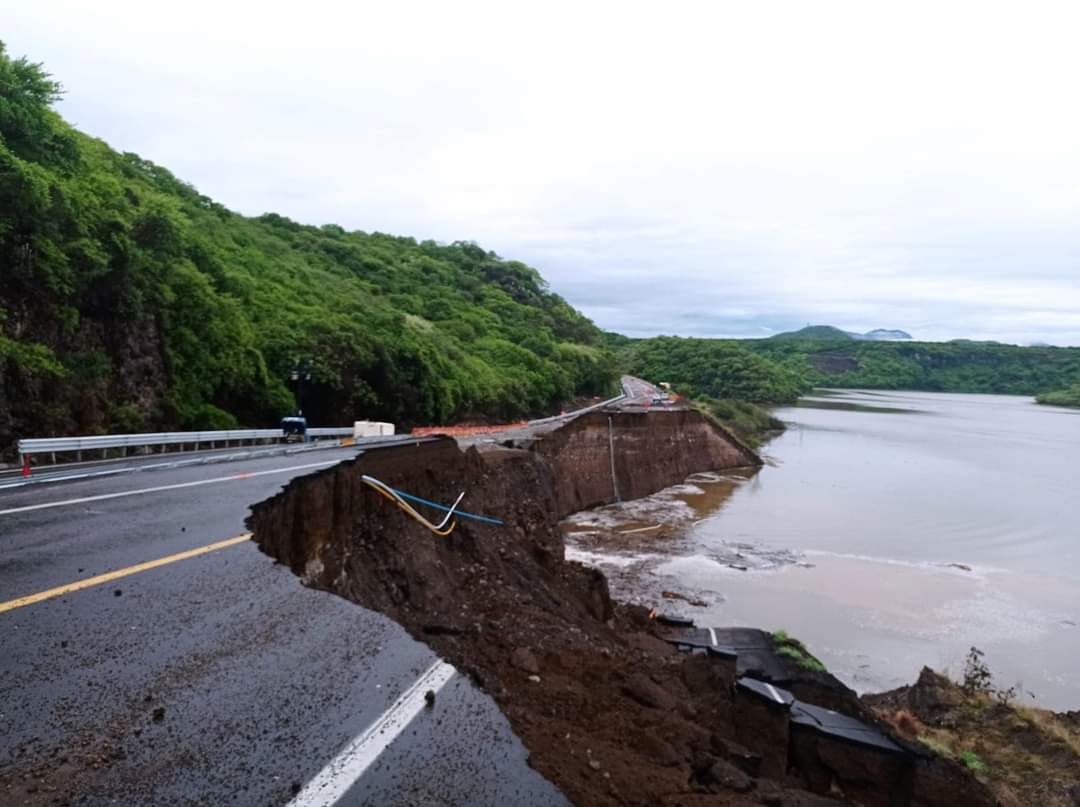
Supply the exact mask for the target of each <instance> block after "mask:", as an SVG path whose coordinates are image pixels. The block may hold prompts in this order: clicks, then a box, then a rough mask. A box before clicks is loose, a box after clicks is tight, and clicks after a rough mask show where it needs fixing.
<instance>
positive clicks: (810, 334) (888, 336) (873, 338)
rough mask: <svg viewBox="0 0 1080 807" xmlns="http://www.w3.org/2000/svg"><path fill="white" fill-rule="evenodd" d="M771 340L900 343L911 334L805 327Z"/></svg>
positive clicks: (877, 329)
mask: <svg viewBox="0 0 1080 807" xmlns="http://www.w3.org/2000/svg"><path fill="white" fill-rule="evenodd" d="M770 338H771V339H858V340H860V341H867V342H902V341H907V340H910V339H911V334H910V333H908V332H907V331H901V330H896V329H888V328H875V329H874V330H872V331H867V332H866V333H854V332H853V331H844V330H841V329H840V328H836V327H834V326H832V325H807V326H806V327H805V328H800V329H799V330H797V331H786V332H785V333H778V334H776V335H775V336H772V337H770Z"/></svg>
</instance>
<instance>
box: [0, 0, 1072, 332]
mask: <svg viewBox="0 0 1080 807" xmlns="http://www.w3.org/2000/svg"><path fill="white" fill-rule="evenodd" d="M8 8H9V13H10V19H9V20H8V21H7V24H6V26H5V28H6V30H5V33H4V36H5V38H6V41H7V43H8V46H9V49H10V50H11V51H12V52H13V53H15V54H22V53H26V54H27V55H29V56H30V57H31V58H33V59H35V60H41V61H44V62H45V63H46V64H47V66H48V67H49V68H50V69H51V70H52V71H53V72H54V73H55V74H56V75H57V77H59V78H60V79H61V80H62V81H63V82H64V83H65V85H66V86H67V88H68V91H69V95H68V97H67V99H66V100H65V101H64V102H63V103H62V104H61V111H62V112H63V113H64V114H65V115H66V116H67V117H68V118H69V119H71V120H73V121H74V122H76V123H77V124H78V125H79V126H80V127H82V128H83V129H85V130H86V131H88V132H90V133H92V134H96V135H98V136H101V137H103V138H104V139H106V140H107V141H109V142H110V143H111V144H112V145H114V146H116V147H118V148H121V149H125V150H131V151H136V152H139V153H140V154H142V155H144V156H146V157H149V158H150V159H153V160H155V161H157V162H160V163H162V164H163V165H166V166H167V167H169V168H170V169H172V170H173V171H174V172H175V173H177V174H178V175H179V176H181V177H183V178H184V179H187V180H189V181H191V182H192V183H193V184H195V185H196V186H197V187H199V188H200V190H202V191H203V192H204V193H207V194H208V195H211V196H213V197H214V198H216V199H218V200H219V201H221V202H223V203H224V204H227V205H229V206H231V207H234V208H236V209H239V210H241V211H242V212H245V213H251V214H257V213H260V212H263V211H265V210H275V211H278V212H281V213H284V214H286V215H289V216H291V217H293V218H296V219H299V220H303V221H310V222H315V223H322V222H326V221H333V222H336V223H339V224H341V225H343V226H346V227H350V228H359V229H365V230H383V231H389V232H398V233H403V234H410V235H415V236H417V237H420V238H424V237H433V238H438V239H442V240H453V239H457V238H472V239H475V240H477V241H479V242H480V243H482V244H483V245H484V246H486V247H489V248H493V249H495V250H496V251H498V252H500V253H501V254H504V255H508V256H512V257H516V258H521V259H523V260H526V261H528V262H530V263H533V264H534V265H536V266H537V267H538V268H539V269H540V270H541V271H542V272H543V273H544V275H545V276H546V277H547V278H548V279H549V280H550V281H551V284H552V286H553V287H554V288H555V289H556V290H557V291H560V292H561V293H563V294H564V296H566V297H567V298H568V299H569V300H570V301H571V302H573V303H576V304H578V305H580V306H581V307H582V308H583V309H584V310H585V311H586V312H588V313H590V314H591V315H592V316H594V317H595V318H596V319H597V321H598V322H599V323H600V324H601V325H602V326H604V327H607V328H611V329H615V330H621V331H624V332H627V333H634V334H647V333H653V332H681V333H696V334H706V335H708V334H715V335H728V334H741V335H761V334H763V333H767V332H769V330H770V329H783V328H787V327H791V326H799V325H802V324H805V323H806V322H828V323H832V324H837V325H840V326H842V327H849V328H869V327H878V326H885V327H902V328H905V329H907V330H911V331H913V332H915V333H916V334H917V335H918V336H922V337H927V338H951V337H955V336H970V337H975V338H1000V339H1002V340H1006V341H1017V342H1023V341H1028V340H1042V341H1049V342H1056V343H1071V344H1080V293H1078V283H1077V280H1076V278H1077V277H1078V269H1080V266H1078V263H1080V231H1078V228H1077V227H1076V222H1077V220H1078V219H1080V148H1078V146H1080V106H1077V105H1076V104H1075V103H1073V96H1074V94H1075V92H1074V86H1073V84H1074V79H1075V76H1076V75H1080V52H1078V51H1077V50H1076V49H1075V47H1074V46H1073V41H1072V40H1073V38H1074V36H1073V34H1074V32H1075V31H1076V30H1077V23H1078V22H1080V13H1078V12H1077V11H1076V10H1075V9H1074V6H1073V5H1072V4H1068V3H1062V4H1049V3H1047V4H1043V3H1026V4H1023V5H1022V6H1021V5H1018V4H1001V5H996V4H994V3H985V2H984V3H970V4H969V3H949V4H940V3H934V4H930V3H925V4H921V3H905V4H894V5H892V6H884V5H882V4H869V3H863V2H850V3H839V2H822V3H802V2H790V3H786V2H785V3H779V2H769V3H682V4H676V5H670V4H669V6H661V5H658V4H634V3H625V2H623V3H592V4H581V3H576V4H570V3H548V4H543V5H533V6H521V5H519V4H507V3H490V4H486V5H478V4H477V5H474V4H463V3H453V4H449V3H441V4H435V3H431V4H408V3H397V4H356V3H349V4H344V3H342V4H328V3H317V2H316V3H307V4H302V5H297V4H295V3H289V4H285V3H282V4H266V3H259V4H255V3H229V2H225V0H220V1H219V2H215V3H209V2H193V3H187V4H185V5H184V6H183V7H177V8H176V9H174V10H172V11H164V10H159V9H158V8H157V7H155V6H154V5H153V4H145V3H134V2H99V3H95V4H85V3H82V2H58V1H56V0H33V2H31V1H30V0H13V2H12V0H9V3H8Z"/></svg>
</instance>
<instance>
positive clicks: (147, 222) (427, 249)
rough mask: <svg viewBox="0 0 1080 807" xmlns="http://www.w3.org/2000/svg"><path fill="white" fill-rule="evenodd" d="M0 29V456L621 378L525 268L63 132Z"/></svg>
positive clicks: (450, 416)
mask: <svg viewBox="0 0 1080 807" xmlns="http://www.w3.org/2000/svg"><path fill="white" fill-rule="evenodd" d="M58 95H59V86H58V85H57V84H56V83H55V82H53V81H52V80H51V79H50V77H49V76H48V75H47V74H46V73H45V72H44V71H43V69H42V68H41V67H40V66H38V65H34V64H32V63H29V62H27V61H26V60H25V59H12V58H11V57H9V56H8V55H7V53H6V51H5V50H4V49H3V46H2V44H0V271H2V275H3V276H2V278H0V280H2V282H0V452H3V451H4V450H5V449H10V446H11V444H12V441H13V440H14V439H16V438H17V437H19V436H46V435H51V434H75V433H95V432H103V431H130V430H141V429H163V428H212V427H227V426H232V425H234V424H242V425H249V426H256V425H266V424H273V423H274V422H276V420H277V418H279V417H280V416H282V415H284V414H288V413H290V412H291V411H292V410H294V409H295V408H296V401H295V400H294V394H293V391H292V390H293V388H292V386H291V383H290V381H289V375H290V371H291V369H292V368H293V366H294V365H295V364H296V363H297V362H298V361H300V362H304V361H307V362H310V365H311V374H312V379H311V382H310V383H309V384H308V385H307V387H306V388H305V391H304V400H303V408H304V410H305V414H307V415H308V416H309V419H310V421H312V422H313V423H316V424H331V423H332V424H340V423H347V422H351V421H352V420H353V419H355V418H361V417H363V418H376V419H386V420H391V421H394V422H397V423H399V424H406V425H407V424H411V423H416V422H425V423H438V422H446V421H450V420H454V419H459V418H470V417H488V418H513V417H518V416H523V415H527V414H530V413H539V412H544V411H548V410H551V409H552V408H554V407H556V406H557V405H558V404H559V403H560V402H562V401H566V400H568V399H571V398H573V397H575V396H578V395H584V394H600V393H605V392H608V391H609V390H611V389H612V388H613V387H614V386H615V385H616V377H617V373H616V369H615V365H614V360H613V357H612V355H611V353H610V351H609V350H608V348H607V347H606V344H605V341H604V338H603V335H602V334H601V332H600V331H599V330H598V329H597V328H596V327H595V326H594V325H593V324H592V323H591V322H590V321H589V320H588V319H586V318H585V317H584V316H582V315H581V314H579V313H578V312H577V311H575V310H574V309H573V308H572V307H570V306H569V305H568V304H567V303H566V302H565V301H564V300H563V299H561V298H560V297H559V296H558V295H556V294H553V293H551V292H550V291H549V290H548V289H547V286H546V284H545V282H544V280H543V279H542V278H541V277H540V275H539V274H538V273H537V272H536V270H534V269H532V268H530V267H528V266H526V265H524V264H522V263H518V262H515V261H507V260H503V259H501V258H499V257H498V256H496V255H495V254H493V253H491V252H487V251H485V250H483V249H481V248H480V247H478V246H476V245H475V244H472V243H468V242H458V243H454V244H451V245H440V244H436V243H435V242H433V241H422V242H417V241H416V240H414V239H412V238H401V237H394V236H389V235H383V234H379V233H364V232H347V231H345V230H344V229H342V228H341V227H338V226H336V225H333V224H328V225H324V226H322V227H312V226H305V225H301V224H297V223H296V222H293V221H290V220H289V219H287V218H284V217H282V216H279V215H275V214H267V215H264V216H261V217H258V218H247V217H244V216H241V215H238V214H236V213H233V212H231V211H229V210H228V209H226V208H225V207H223V206H222V205H220V204H217V203H216V202H214V201H213V200H211V199H208V198H207V197H206V196H203V195H202V194H200V193H199V192H198V191H196V190H195V189H194V188H193V187H191V186H190V185H187V184H185V183H184V182H182V181H180V180H178V179H177V178H176V177H174V176H173V175H172V174H170V173H169V172H168V171H167V170H165V169H164V168H162V167H160V166H157V165H154V164H153V163H151V162H149V161H147V160H144V159H141V158H140V157H138V156H136V155H134V154H120V153H117V152H116V151H114V150H112V149H111V148H109V146H107V145H106V144H105V143H103V142H101V141H100V140H95V139H94V138H92V137H89V136H87V135H85V134H83V133H81V132H78V131H76V130H74V129H73V128H72V127H71V126H69V125H68V124H67V123H65V122H64V121H63V120H62V119H61V118H60V116H59V115H58V114H56V112H55V111H54V110H53V109H52V108H51V104H52V103H53V102H54V101H55V100H56V99H57V97H58Z"/></svg>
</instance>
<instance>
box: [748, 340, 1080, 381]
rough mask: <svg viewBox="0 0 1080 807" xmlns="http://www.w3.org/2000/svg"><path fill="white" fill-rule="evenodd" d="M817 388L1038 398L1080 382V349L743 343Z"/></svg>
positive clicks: (958, 344) (947, 344) (962, 344)
mask: <svg viewBox="0 0 1080 807" xmlns="http://www.w3.org/2000/svg"><path fill="white" fill-rule="evenodd" d="M745 344H746V345H747V347H749V348H750V349H751V350H753V351H754V352H756V353H759V354H760V355H762V356H766V357H768V358H770V359H772V360H774V361H778V362H782V363H784V364H785V365H786V366H788V367H792V368H801V370H800V372H801V375H802V377H803V378H804V379H805V380H806V381H807V382H808V383H810V384H812V385H814V386H833V387H861V388H867V389H910V390H926V391H931V392H981V393H999V394H1008V395H1036V394H1038V393H1041V392H1045V391H1047V390H1053V389H1058V388H1061V387H1065V386H1068V385H1069V384H1072V383H1074V382H1080V348H1061V347H1019V346H1016V345H1003V344H998V343H986V342H869V341H866V342H864V341H858V340H855V341H851V340H836V341H834V342H823V341H820V340H812V341H811V340H803V341H799V340H793V341H780V342H776V341H772V340H767V339H766V340H755V341H753V342H746V343H745Z"/></svg>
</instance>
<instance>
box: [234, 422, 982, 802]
mask: <svg viewBox="0 0 1080 807" xmlns="http://www.w3.org/2000/svg"><path fill="white" fill-rule="evenodd" d="M652 418H655V420H652V422H654V423H656V424H657V428H656V429H655V430H654V429H651V428H649V425H648V424H649V423H650V419H652ZM608 428H609V427H608V420H607V415H606V414H605V413H599V414H597V415H593V416H590V417H588V418H581V419H579V420H577V421H575V422H573V423H571V424H570V425H568V426H564V427H562V428H561V429H558V430H556V431H554V432H551V433H548V434H544V435H540V436H539V437H535V436H533V437H531V438H529V441H528V443H522V444H521V445H528V446H529V447H528V448H507V447H495V446H491V447H490V448H488V449H487V450H485V451H483V452H481V451H478V450H477V449H475V448H473V449H469V450H467V451H462V450H461V449H459V447H458V446H457V444H456V443H455V442H454V441H453V440H450V439H445V440H440V441H436V442H432V443H421V444H416V445H413V446H405V447H400V448H394V449H385V450H378V451H370V452H368V453H366V454H364V455H362V456H360V457H359V458H357V459H356V460H355V461H352V462H350V463H343V464H342V465H339V466H336V467H334V468H331V469H327V470H326V471H324V472H321V473H318V474H313V475H311V476H308V477H304V478H302V479H297V480H294V481H293V482H291V483H290V484H289V485H288V487H286V488H285V490H284V491H283V492H282V493H280V494H279V495H277V496H275V497H273V498H271V499H269V500H267V501H265V502H263V503H261V504H259V505H257V506H256V507H255V508H254V509H253V513H252V516H251V517H250V519H249V526H250V527H251V529H252V531H253V533H254V535H255V540H256V541H257V543H258V544H259V546H260V547H261V548H262V549H263V551H264V552H266V553H268V554H269V555H271V556H273V557H275V558H277V559H279V560H281V561H282V562H284V563H287V564H289V566H290V567H291V568H292V569H293V570H294V571H295V572H296V573H297V574H299V575H301V576H302V578H303V579H304V581H305V582H306V583H307V584H309V585H312V586H315V587H318V588H322V589H326V590H328V591H332V592H334V593H336V594H339V595H341V596H343V597H346V598H348V599H350V600H352V601H353V602H357V603H360V604H362V605H364V606H367V607H369V608H374V609H376V610H379V611H381V612H383V613H385V614H387V615H389V616H390V617H392V618H393V619H395V620H397V621H398V622H399V623H401V624H402V625H403V626H404V627H405V628H406V629H407V630H408V631H409V632H410V633H411V634H412V635H414V636H416V637H417V638H419V639H421V640H422V641H425V642H426V643H428V644H429V645H431V646H432V647H433V648H434V649H435V650H436V651H437V652H438V653H439V654H440V655H441V656H443V657H444V658H446V659H447V660H448V661H450V662H451V663H453V664H454V665H455V666H457V667H458V669H460V670H462V671H464V672H466V673H468V674H469V675H471V676H472V677H473V678H474V679H475V680H476V681H477V682H478V683H479V684H480V685H481V686H482V687H484V688H485V689H486V690H487V691H488V692H489V693H490V694H491V695H492V696H493V697H494V698H495V699H496V700H497V702H498V703H499V705H500V707H501V708H502V709H503V711H504V712H505V713H506V715H507V716H508V718H509V719H510V721H511V723H512V725H513V727H514V730H515V731H516V732H517V734H518V735H519V736H520V737H521V738H522V740H523V741H524V742H525V744H526V746H527V747H528V748H529V751H530V753H531V764H532V765H533V766H534V767H535V768H537V770H539V771H540V772H541V773H542V774H544V775H545V776H546V777H548V778H549V779H550V780H551V781H553V782H555V783H556V784H557V785H558V786H559V787H560V788H561V789H562V790H563V791H564V792H565V793H566V795H567V796H568V797H569V798H570V799H572V800H573V801H574V802H575V803H578V804H695V803H703V801H708V802H709V803H756V802H764V803H770V804H810V803H814V802H815V801H816V800H817V799H818V797H817V796H813V795H811V794H810V793H807V792H805V790H803V789H802V788H804V787H809V786H811V785H812V786H814V787H815V789H817V790H818V791H819V792H822V793H827V792H831V793H832V795H834V796H837V795H846V796H849V797H858V798H859V799H860V800H861V801H863V802H864V803H870V804H874V803H877V804H888V803H908V802H907V801H903V802H895V801H893V800H891V799H890V797H889V795H888V793H887V792H886V790H885V789H883V786H882V785H880V784H875V783H873V782H868V781H866V778H867V777H866V774H865V773H859V771H865V770H867V768H866V766H865V765H863V764H862V763H863V760H858V759H856V760H855V764H851V759H852V758H851V757H850V755H847V756H845V754H846V752H844V751H843V750H841V751H839V752H834V753H833V756H832V757H830V758H829V760H828V761H827V762H822V761H821V760H818V761H816V762H815V763H814V764H815V768H814V776H813V777H808V776H804V775H803V774H801V773H800V772H799V771H798V770H792V771H791V772H790V773H788V772H786V771H784V772H781V773H780V775H779V776H778V777H776V776H774V774H773V773H772V772H770V771H769V770H767V769H766V768H764V767H763V762H762V756H763V755H762V754H761V753H754V752H752V751H750V750H748V749H747V748H746V747H744V744H753V743H755V742H758V743H759V744H760V741H761V739H762V737H765V736H766V735H767V732H758V731H756V730H755V728H756V727H755V726H753V725H748V724H746V723H745V722H744V724H743V725H742V726H741V730H738V731H737V728H738V727H737V726H736V723H737V715H736V711H737V710H736V703H735V701H734V700H733V696H732V687H731V684H732V681H733V678H734V666H733V665H729V664H725V663H723V662H722V661H718V660H717V659H714V658H712V657H710V656H703V655H691V654H685V653H680V652H677V651H676V650H675V649H673V648H672V647H671V646H670V645H669V644H668V643H666V642H665V641H664V640H663V639H662V638H661V636H660V634H659V632H658V628H657V626H656V623H655V622H654V621H651V620H650V619H649V618H648V615H647V614H646V612H645V611H644V610H643V609H641V608H637V607H632V606H625V605H620V604H617V603H613V602H612V600H611V598H610V596H609V594H608V588H607V583H606V580H605V579H604V577H603V575H601V574H600V573H599V572H597V571H595V570H591V569H587V568H585V567H583V566H581V565H579V564H576V563H571V562H566V561H565V560H564V558H563V539H562V534H561V532H560V528H559V526H558V522H559V518H560V516H561V515H563V514H565V513H567V512H569V511H570V510H572V509H574V508H576V507H578V506H587V505H588V504H596V503H603V502H605V501H611V497H612V496H613V495H614V485H612V478H611V466H612V453H611V448H612V447H614V448H615V453H614V462H615V467H616V483H617V484H623V483H625V485H626V490H627V491H629V492H632V494H633V495H641V494H642V493H644V492H650V491H651V490H656V489H659V488H661V487H664V486H666V485H669V484H671V483H673V482H676V481H681V479H682V478H684V477H685V476H686V475H687V474H689V473H692V472H695V471H699V470H706V469H711V468H716V467H718V465H723V464H725V463H726V464H729V465H730V464H745V462H746V460H747V459H749V458H752V455H750V454H748V453H747V452H746V451H745V450H744V449H742V448H741V447H739V446H736V445H734V444H733V443H731V442H729V441H728V440H727V439H726V436H725V435H724V434H723V433H722V432H720V431H719V430H716V429H715V428H714V427H712V425H711V424H708V423H707V422H706V421H704V420H703V419H701V418H700V416H696V415H695V414H694V413H664V415H662V416H660V417H656V416H654V415H633V416H620V415H618V414H614V415H613V416H612V421H611V431H610V432H609V431H608ZM725 446H726V448H725ZM620 447H625V453H623V452H622V451H621V448H620ZM668 453H671V454H675V453H681V456H680V457H668V456H665V455H666V454H668ZM604 469H606V472H607V478H606V480H605V479H604ZM361 474H369V475H371V476H374V477H376V478H378V479H380V480H382V481H383V482H385V483H387V484H389V485H391V486H393V487H395V488H398V489H401V490H404V491H407V492H409V493H410V494H414V495H416V496H421V497H424V498H426V499H430V500H434V501H443V502H449V501H453V500H454V499H455V498H456V497H457V495H458V493H460V492H461V491H462V490H464V491H466V492H467V493H466V496H465V499H464V501H463V502H462V507H463V508H464V509H466V510H468V511H471V512H473V513H482V514H485V515H488V516H494V517H496V518H498V519H501V520H502V521H503V522H504V524H502V525H501V526H496V525H490V524H483V523H478V522H474V521H467V520H459V521H458V524H457V527H456V529H455V530H454V531H453V532H452V533H451V534H450V535H449V536H447V537H444V538H440V537H436V536H433V535H432V534H431V533H430V532H428V531H427V530H426V529H424V528H423V527H421V526H420V525H418V524H417V523H416V522H415V521H413V520H411V519H410V518H409V517H408V516H406V515H405V514H403V513H402V512H401V511H400V510H398V509H397V508H396V506H395V505H394V504H393V503H391V502H390V501H388V500H387V499H385V498H383V497H381V496H380V495H378V494H377V493H376V492H375V491H373V490H372V489H371V488H369V487H367V486H366V485H364V483H363V482H362V481H361V479H360V476H361ZM620 474H625V478H620ZM642 478H644V479H646V480H647V481H646V482H642V481H641V479H642ZM605 489H606V490H607V492H605ZM623 495H627V494H623ZM581 503H585V504H584V505H582V504H581ZM787 672H791V671H787ZM788 677H790V678H791V679H792V680H793V681H795V683H798V681H797V679H798V673H797V672H794V673H791V674H790V675H789V676H788ZM829 680H830V681H831V682H832V685H833V686H834V687H835V688H836V692H837V697H838V698H841V697H843V696H844V695H845V689H844V687H843V686H842V685H841V684H840V683H839V682H836V681H835V679H832V678H831V677H829ZM435 708H436V709H437V708H438V704H437V703H436V705H435ZM737 737H738V738H740V740H741V743H740V742H737V741H736V738H737ZM775 750H776V752H777V754H779V755H780V756H781V757H782V758H785V759H786V757H787V751H788V749H787V748H786V747H778V748H777V749H775ZM837 755H839V759H838V757H837ZM774 756H775V755H774ZM860 766H861V767H860ZM781 767H783V766H781ZM826 768H827V769H828V771H829V772H828V774H827V775H826V776H825V778H824V779H823V778H822V770H825V769H826ZM852 771H854V772H855V773H854V774H853V775H851V772H852ZM845 772H847V773H845ZM905 775H906V774H905ZM767 776H774V778H772V779H770V778H767ZM845 777H846V778H845ZM969 778H970V777H969ZM961 781H964V782H965V783H966V782H967V780H963V777H961ZM822 782H825V784H824V785H823V784H822ZM884 787H885V788H887V787H888V785H885V786H884ZM901 792H902V794H909V793H910V782H909V783H908V785H906V786H905V787H904V788H903V789H902V791H901ZM980 792H981V791H979V790H978V789H977V788H976V789H975V790H973V791H970V792H965V793H964V795H965V796H966V797H967V798H966V800H965V801H964V803H976V804H977V803H980V802H981V801H982V799H981V798H972V797H971V794H972V793H975V794H976V796H978V794H979V793H980ZM952 800H953V801H956V794H955V793H954V794H953V795H952ZM937 803H945V801H944V800H940V801H937Z"/></svg>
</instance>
